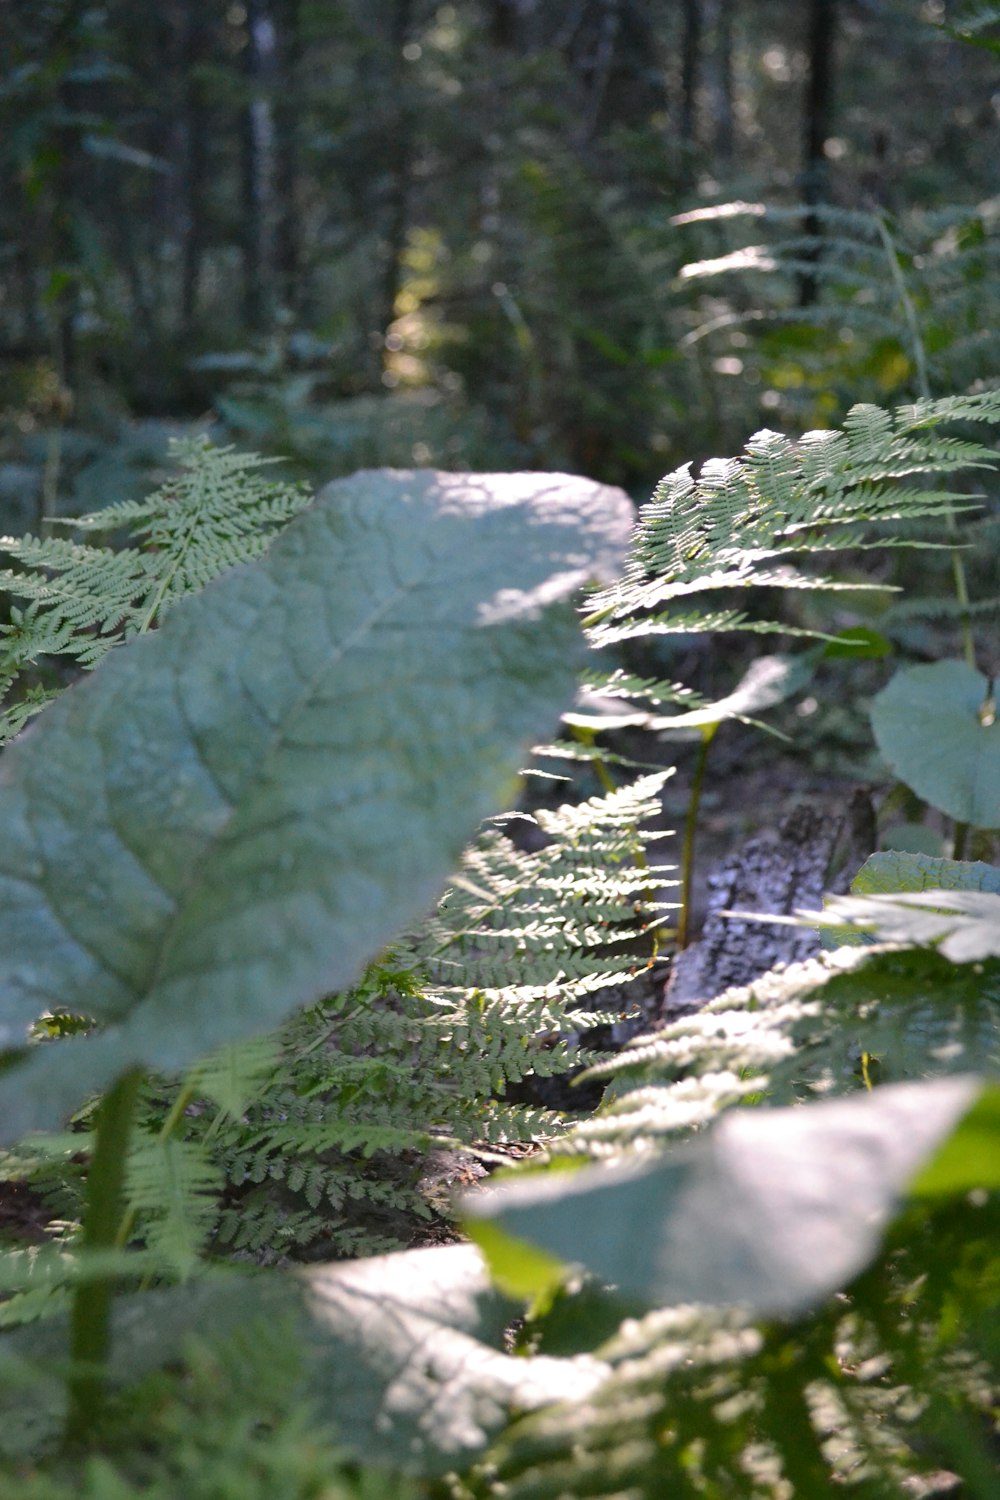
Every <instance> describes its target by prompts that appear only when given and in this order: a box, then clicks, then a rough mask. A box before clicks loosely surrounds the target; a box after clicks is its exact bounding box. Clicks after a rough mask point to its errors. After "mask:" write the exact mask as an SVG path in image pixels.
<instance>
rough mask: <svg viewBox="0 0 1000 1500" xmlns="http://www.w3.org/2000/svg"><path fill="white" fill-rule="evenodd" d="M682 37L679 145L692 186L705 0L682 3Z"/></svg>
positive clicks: (685, 176)
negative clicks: (703, 2) (703, 0)
mask: <svg viewBox="0 0 1000 1500" xmlns="http://www.w3.org/2000/svg"><path fill="white" fill-rule="evenodd" d="M682 12H683V27H684V29H683V33H682V36H681V117H680V131H679V135H680V146H681V157H682V177H683V180H684V181H685V182H686V183H687V184H688V185H690V179H691V177H692V175H693V167H694V153H695V147H696V145H697V142H698V92H699V89H700V87H701V44H702V34H703V30H704V27H703V20H704V17H703V14H702V0H683V3H682Z"/></svg>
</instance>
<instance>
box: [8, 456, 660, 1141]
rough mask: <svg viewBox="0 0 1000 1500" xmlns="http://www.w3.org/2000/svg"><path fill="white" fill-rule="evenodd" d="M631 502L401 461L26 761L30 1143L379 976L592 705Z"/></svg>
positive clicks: (335, 493) (14, 862)
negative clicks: (589, 603)
mask: <svg viewBox="0 0 1000 1500" xmlns="http://www.w3.org/2000/svg"><path fill="white" fill-rule="evenodd" d="M631 521H632V510H631V505H630V503H629V501H628V499H627V497H626V496H625V495H624V493H623V492H622V491H620V490H612V489H608V488H607V487H605V486H601V485H597V484H594V483H593V482H591V481H589V480H585V479H577V478H573V477H571V476H567V475H551V474H499V475H457V474H439V473H434V472H430V471H423V472H417V473H405V472H393V471H388V470H375V471H371V472H368V473H362V474H357V475H354V476H353V477H352V478H350V479H345V480H340V481H337V482H336V483H335V484H332V485H330V486H328V487H327V489H326V490H325V491H324V493H323V495H322V496H321V497H320V499H319V500H318V502H317V503H316V505H315V506H313V507H312V508H311V509H310V510H308V511H307V512H305V513H304V514H302V515H301V516H299V517H298V518H297V519H296V520H295V521H293V522H292V523H291V525H290V526H289V527H288V528H287V530H286V531H285V532H284V533H283V534H282V536H281V537H280V539H279V540H278V541H277V542H276V543H275V545H274V547H273V548H272V549H271V551H270V553H269V554H268V556H267V557H266V558H265V559H263V560H262V561H261V562H259V563H254V564H251V565H248V566H246V567H243V568H239V569H236V570H234V571H233V572H232V573H230V574H227V575H226V576H225V577H223V578H221V579H219V580H218V581H217V582H215V583H213V584H211V585H209V587H207V588H206V589H205V590H204V591H203V592H202V593H201V594H199V595H197V596H195V597H193V598H191V599H189V600H185V601H183V602H181V603H178V604H177V605H176V606H175V607H174V609H173V610H172V611H171V613H170V615H169V616H168V618H167V620H166V621H165V622H164V624H163V627H162V628H161V629H160V630H159V631H157V632H156V633H155V634H153V635H149V636H145V637H142V638H141V639H138V640H135V641H133V642H132V643H131V644H129V645H127V646H125V647H122V648H120V649H118V650H117V651H116V652H114V653H113V654H112V655H111V656H110V657H109V658H108V659H107V660H106V661H105V662H104V664H103V665H102V666H101V667H100V669H99V670H98V671H97V672H96V673H95V674H94V675H93V676H92V677H90V678H88V679H87V680H85V681H83V682H81V683H79V684H77V685H76V686H74V687H73V688H71V689H69V691H68V692H66V693H64V694H63V696H62V697H61V698H60V699H59V700H58V701H57V702H56V703H55V704H54V706H53V707H52V708H50V709H49V710H48V711H47V712H46V714H45V716H44V717H43V718H42V719H41V720H40V721H39V722H38V724H37V725H36V726H35V727H34V728H32V729H31V730H29V731H28V732H27V733H26V734H24V735H22V736H21V737H20V739H19V740H18V741H16V742H15V743H14V744H13V745H12V746H11V748H10V749H9V750H8V751H7V752H6V753H5V754H4V756H3V760H2V763H0V1042H2V1044H4V1045H6V1046H7V1047H8V1048H11V1049H16V1048H19V1047H21V1046H22V1045H23V1043H24V1040H25V1033H26V1029H27V1027H28V1026H29V1025H30V1024H31V1022H33V1021H34V1020H35V1019H36V1017H37V1016H38V1015H39V1014H40V1013H41V1012H43V1011H45V1010H49V1009H60V1010H66V1011H70V1012H76V1013H81V1014H84V1015H88V1016H91V1017H93V1018H94V1019H95V1020H97V1021H99V1022H101V1023H103V1029H102V1030H100V1031H99V1032H98V1034H96V1035H94V1036H90V1037H85V1038H79V1039H73V1038H71V1039H69V1040H67V1041H64V1042H61V1043H59V1044H58V1045H57V1046H52V1047H44V1048H42V1049H41V1050H39V1051H34V1050H33V1049H31V1050H30V1051H29V1052H28V1054H27V1055H26V1056H24V1057H18V1056H16V1055H15V1056H14V1057H13V1058H8V1059H7V1061H8V1070H7V1071H6V1072H5V1074H4V1075H3V1077H2V1079H0V1135H2V1138H3V1139H5V1140H12V1139H14V1138H16V1137H17V1136H19V1135H21V1134H22V1133H23V1132H24V1131H26V1130H29V1129H33V1128H45V1127H48V1126H51V1125H53V1124H55V1123H56V1122H57V1121H58V1120H59V1119H60V1118H61V1117H63V1116H64V1115H65V1114H67V1113H68V1112H69V1111H70V1110H72V1109H73V1108H74V1107H75V1106H77V1105H79V1103H80V1102H81V1101H82V1100H83V1099H84V1098H85V1097H86V1096H87V1094H88V1093H90V1092H92V1091H94V1090H97V1089H101V1088H103V1087H105V1086H106V1085H107V1084H108V1083H109V1082H110V1081H111V1080H112V1079H113V1078H114V1077H115V1076H117V1075H118V1074H119V1073H121V1072H122V1071H123V1070H125V1069H126V1068H129V1067H131V1066H136V1065H141V1066H147V1067H154V1068H158V1069H160V1070H163V1071H174V1070H177V1069H181V1068H183V1067H185V1066H186V1065H187V1064H189V1063H190V1062H192V1061H193V1060H194V1059H195V1058H197V1057H199V1056H201V1055H203V1054H204V1053H206V1052H208V1051H209V1050H211V1049H212V1048H214V1047H217V1046H218V1045H220V1044H221V1043H223V1042H227V1041H232V1040H236V1039H238V1038H241V1037H246V1036H249V1035H253V1034H255V1033H259V1032H262V1031H265V1030H268V1029H270V1028H272V1027H274V1026H275V1025H276V1024H277V1023H278V1022H280V1021H281V1020H283V1019H284V1017H285V1016H286V1015H288V1014H289V1012H290V1011H292V1010H293V1009H294V1008H296V1007H297V1006H300V1005H302V1004H305V1003H308V1002H309V1001H311V1000H315V999H317V998H319V997H320V996H322V995H324V994H326V993H329V992H330V991H332V990H335V989H338V988H340V987H343V986H345V985H348V984H350V983H351V982H352V981H353V980H354V979H356V978H357V976H358V973H359V971H360V970H361V968H362V967H363V965H364V964H365V962H366V961H368V960H369V959H371V958H372V957H373V956H374V955H375V954H376V953H377V952H378V951H379V949H380V948H381V947H382V946H383V945H384V944H385V943H386V942H387V941H388V940H389V939H391V938H392V937H393V936H394V935H395V934H396V933H397V932H398V931H399V930H400V929H401V928H402V927H403V926H404V925H405V924H406V923H407V922H409V921H411V920H413V919H414V918H416V917H417V916H419V914H420V913H421V912H422V911H423V910H424V909H426V908H427V907H428V906H429V905H430V903H431V902H432V901H433V899H434V897H435V896H436V894H437V892H438V891H439V889H440V887H441V885H442V884H443V882H444V880H445V878H446V877H447V874H448V872H449V870H450V869H451V868H452V866H453V864H454V862H455V860H456V857H457V855H458V853H459V850H460V849H461V847H462V845H463V844H464V843H465V842H466V840H467V839H468V838H469V837H470V835H471V834H472V833H473V832H474V831H475V828H476V826H477V824H478V823H479V821H480V820H481V819H482V818H483V817H484V816H486V815H487V814H489V813H490V812H494V811H496V810H497V808H498V807H500V806H501V805H502V804H503V801H504V798H505V796H506V795H507V794H509V791H510V788H511V782H512V779H513V776H514V773H515V772H516V769H517V764H518V757H519V755H520V754H521V752H522V750H523V747H524V746H525V745H526V744H528V743H530V742H531V740H532V739H533V738H534V737H536V736H537V735H538V734H539V733H541V732H544V730H545V728H546V726H547V725H548V724H550V723H551V722H552V720H553V719H554V718H555V716H556V715H557V714H558V711H559V708H560V706H561V705H562V704H563V703H565V702H566V701H567V699H568V698H569V696H570V694H571V692H572V687H573V682H574V676H575V671H576V667H577V663H578V660H579V653H580V651H581V649H582V638H581V636H580V631H579V628H578V625H577V621H576V617H575V613H574V609H573V604H572V600H573V596H574V595H575V594H576V592H577V591H578V590H579V588H580V587H581V585H583V584H585V583H586V582H587V581H588V580H590V579H592V578H598V579H602V580H604V581H608V580H610V578H611V577H613V576H614V573H615V572H616V570H617V569H618V567H619V566H620V564H621V561H622V558H623V555H624V551H625V548H626V546H627V542H628V537H629V533H630V528H631Z"/></svg>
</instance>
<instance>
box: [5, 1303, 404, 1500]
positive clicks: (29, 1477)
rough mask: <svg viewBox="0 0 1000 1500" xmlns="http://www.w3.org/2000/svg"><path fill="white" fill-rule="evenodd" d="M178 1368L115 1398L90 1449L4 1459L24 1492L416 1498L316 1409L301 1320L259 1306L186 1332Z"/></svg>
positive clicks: (41, 1497)
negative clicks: (215, 1333) (372, 1469)
mask: <svg viewBox="0 0 1000 1500" xmlns="http://www.w3.org/2000/svg"><path fill="white" fill-rule="evenodd" d="M179 1354H182V1356H183V1360H182V1362H181V1361H180V1359H178V1360H175V1362H174V1365H175V1367H174V1369H173V1370H172V1371H170V1372H167V1371H163V1370H157V1371H155V1372H154V1373H151V1374H149V1375H148V1376H146V1377H145V1378H144V1379H142V1380H140V1381H138V1382H134V1383H133V1384H132V1385H130V1387H129V1388H128V1391H127V1394H123V1396H122V1397H121V1399H120V1400H119V1401H116V1402H114V1403H113V1404H112V1406H111V1409H110V1410H109V1412H108V1414H107V1418H106V1426H105V1428H104V1431H103V1432H102V1434H101V1436H102V1448H103V1449H104V1452H105V1454H112V1455H113V1457H108V1456H97V1455H94V1456H92V1457H90V1458H88V1459H86V1460H84V1462H83V1463H81V1462H80V1461H79V1460H78V1459H77V1458H76V1457H74V1458H71V1459H64V1460H61V1459H59V1458H56V1459H55V1460H51V1459H50V1460H49V1461H48V1462H46V1463H45V1465H44V1466H36V1464H35V1463H34V1462H32V1461H31V1460H30V1459H24V1458H22V1459H20V1460H19V1461H16V1462H15V1461H11V1460H8V1461H7V1462H6V1463H4V1462H2V1461H0V1483H2V1485H3V1487H4V1491H5V1493H6V1494H9V1495H14V1494H16V1495H17V1496H18V1500H78V1497H82V1500H138V1497H139V1496H152V1497H153V1500H179V1497H181V1496H184V1497H186V1500H187V1497H190V1500H219V1497H221V1496H224V1495H225V1496H229V1495H233V1496H236V1495H239V1496H241V1497H246V1500H320V1497H322V1500H411V1497H412V1496H414V1495H415V1490H414V1489H413V1488H412V1487H411V1486H410V1485H409V1484H408V1483H407V1482H406V1481H405V1480H403V1479H393V1478H391V1477H390V1476H389V1475H387V1474H380V1475H378V1476H377V1478H376V1479H375V1480H374V1481H373V1480H372V1478H371V1476H365V1475H359V1474H358V1472H357V1469H356V1468H355V1467H354V1466H353V1465H352V1464H351V1463H350V1461H349V1459H348V1457H347V1455H346V1454H345V1452H344V1450H343V1448H341V1447H339V1446H337V1445H335V1444H334V1443H333V1441H332V1440H331V1438H330V1437H329V1436H328V1434H327V1433H326V1432H325V1431H324V1428H323V1426H322V1424H321V1423H319V1422H318V1421H317V1419H316V1414H315V1410H314V1408H313V1407H312V1404H311V1402H310V1401H309V1399H308V1397H307V1393H306V1391H305V1389H304V1385H303V1379H304V1360H303V1355H302V1350H301V1345H300V1343H299V1342H298V1340H297V1339H296V1331H295V1327H294V1324H293V1323H292V1322H290V1321H289V1320H288V1319H285V1318H278V1319H267V1318H265V1317H263V1316H256V1317H251V1318H250V1319H249V1320H248V1321H247V1322H246V1324H245V1326H244V1327H243V1328H241V1329H238V1330H237V1329H234V1330H233V1331H232V1332H231V1333H230V1334H229V1335H228V1336H226V1337H217V1338H215V1339H212V1340H207V1339H204V1338H199V1337H198V1335H197V1334H196V1333H194V1332H188V1334H187V1335H186V1338H185V1343H184V1347H183V1350H182V1351H179Z"/></svg>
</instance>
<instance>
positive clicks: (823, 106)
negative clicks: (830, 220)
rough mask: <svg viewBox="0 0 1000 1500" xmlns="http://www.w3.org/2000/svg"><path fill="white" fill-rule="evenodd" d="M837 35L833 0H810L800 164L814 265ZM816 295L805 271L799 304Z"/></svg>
mask: <svg viewBox="0 0 1000 1500" xmlns="http://www.w3.org/2000/svg"><path fill="white" fill-rule="evenodd" d="M836 34H837V0H810V4H809V37H808V49H809V77H808V80H807V82H806V97H805V132H804V147H805V150H804V162H803V173H802V182H803V197H804V199H805V202H806V204H807V205H808V207H809V209H810V212H809V213H807V214H806V219H805V225H804V228H805V232H806V234H807V235H808V236H809V237H810V238H813V239H815V240H816V241H817V243H816V244H815V245H814V246H813V248H812V249H810V250H807V252H806V258H807V259H808V260H811V261H812V262H813V263H814V264H818V262H819V260H820V256H821V253H822V251H821V247H820V245H819V243H818V240H819V237H820V235H821V233H822V224H821V222H820V216H819V214H818V213H817V212H816V209H817V208H818V206H819V205H820V204H822V203H826V202H827V201H828V200H829V197H830V163H829V160H828V159H827V155H826V151H825V146H826V141H827V137H828V136H829V134H830V126H831V122H832V120H833V78H834V56H833V53H834V46H835V43H836ZM818 295H819V279H818V277H817V275H816V273H815V272H813V271H806V272H805V273H804V274H803V275H802V276H801V277H800V279H799V305H800V306H801V307H810V306H812V304H813V303H814V302H815V301H816V299H817V297H818Z"/></svg>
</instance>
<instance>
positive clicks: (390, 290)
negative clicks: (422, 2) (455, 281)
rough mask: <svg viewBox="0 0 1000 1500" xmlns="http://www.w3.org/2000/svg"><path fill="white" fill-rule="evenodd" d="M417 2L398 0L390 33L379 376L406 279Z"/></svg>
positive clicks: (377, 351) (378, 317) (378, 315)
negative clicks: (409, 48)
mask: <svg viewBox="0 0 1000 1500" xmlns="http://www.w3.org/2000/svg"><path fill="white" fill-rule="evenodd" d="M413 8H414V7H413V0H394V3H393V7H392V19H391V23H390V31H389V40H388V48H389V67H388V72H389V80H388V82H389V91H390V92H389V97H390V98H391V99H393V100H395V108H394V109H392V110H391V111H390V115H389V119H388V124H387V129H386V176H387V190H386V198H385V217H384V224H385V233H384V236H383V241H382V273H381V276H380V278H379V288H378V303H377V307H376V326H375V330H374V334H375V339H374V340H373V342H376V348H375V354H376V356H377V366H378V369H377V375H378V379H379V380H381V378H382V376H383V375H384V374H385V369H386V360H387V353H388V351H387V350H386V347H385V336H386V334H387V332H388V329H389V325H390V324H391V323H392V321H393V319H394V318H395V315H396V298H397V297H398V296H399V288H400V285H401V283H402V279H403V252H404V251H405V249H406V231H407V228H408V224H409V207H410V176H411V171H412V165H413V131H414V127H415V120H414V113H413V107H412V104H411V103H410V99H409V92H410V91H409V87H408V79H407V74H406V70H407V67H408V66H409V65H408V63H407V61H406V58H405V57H404V56H403V49H404V47H405V46H406V44H407V41H408V40H409V37H410V32H411V29H412V26H413Z"/></svg>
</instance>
